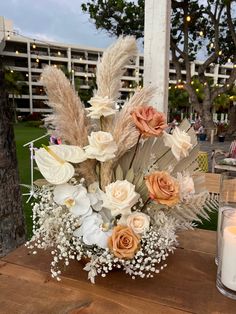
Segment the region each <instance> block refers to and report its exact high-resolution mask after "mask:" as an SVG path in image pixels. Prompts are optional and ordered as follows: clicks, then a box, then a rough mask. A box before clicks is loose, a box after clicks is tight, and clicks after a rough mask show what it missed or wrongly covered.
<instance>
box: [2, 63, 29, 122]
mask: <svg viewBox="0 0 236 314" xmlns="http://www.w3.org/2000/svg"><path fill="white" fill-rule="evenodd" d="M3 73H4V84H5V90H6V91H7V93H8V94H11V95H12V108H13V112H14V119H15V122H17V114H16V104H15V97H16V96H21V95H22V91H23V87H24V86H25V85H26V84H25V82H24V76H23V75H22V74H21V73H20V72H15V71H12V70H10V69H4V72H3Z"/></svg>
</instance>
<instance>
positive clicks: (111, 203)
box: [103, 180, 139, 216]
mask: <svg viewBox="0 0 236 314" xmlns="http://www.w3.org/2000/svg"><path fill="white" fill-rule="evenodd" d="M138 199H139V194H138V193H136V192H135V186H134V185H133V184H131V183H130V182H128V181H127V180H124V181H120V180H117V181H116V182H113V183H111V184H109V185H108V186H106V187H105V199H104V203H103V206H104V207H105V208H108V209H110V210H111V214H112V216H117V215H119V214H122V215H127V214H131V207H132V206H134V204H135V203H137V201H138Z"/></svg>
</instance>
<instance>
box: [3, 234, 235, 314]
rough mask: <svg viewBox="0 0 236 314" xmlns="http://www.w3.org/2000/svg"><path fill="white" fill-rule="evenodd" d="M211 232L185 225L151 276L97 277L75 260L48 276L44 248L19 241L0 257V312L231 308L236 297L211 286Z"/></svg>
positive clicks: (118, 273) (147, 313)
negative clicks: (58, 276)
mask: <svg viewBox="0 0 236 314" xmlns="http://www.w3.org/2000/svg"><path fill="white" fill-rule="evenodd" d="M215 235H216V234H215V232H213V231H206V230H200V229H199V230H195V231H187V232H184V233H182V234H181V235H180V246H179V248H178V249H177V250H176V252H175V254H174V255H171V256H170V257H169V259H168V260H167V263H168V266H167V268H166V269H165V270H164V271H163V272H161V273H160V274H158V275H156V276H155V278H153V279H136V280H132V279H131V278H130V277H129V276H126V275H125V274H124V273H123V272H121V271H114V272H112V273H110V274H109V276H108V277H106V278H98V279H97V280H96V284H95V285H93V284H91V283H90V282H89V281H88V280H87V272H85V271H83V270H82V266H81V264H80V263H78V262H74V263H72V264H71V266H70V267H69V268H68V269H67V270H66V272H65V273H64V274H63V277H62V281H61V282H56V281H55V280H53V279H52V278H51V277H50V272H49V260H50V254H49V253H48V252H45V251H44V252H39V253H38V254H37V255H29V253H28V251H27V249H26V248H25V247H24V246H22V247H20V248H18V249H16V250H15V251H13V252H12V253H10V254H9V255H8V256H6V257H4V258H2V259H1V261H0V313H4V314H8V313H9V314H15V313H21V314H23V313H25V314H30V313H33V314H37V313H40V314H43V313H45V314H46V313H47V314H54V313H55V314H59V313H70V314H76V313H84V314H86V313H92V314H97V313H99V314H103V313H104V314H106V313H107V314H108V313H109V314H110V313H115V314H119V313H122V314H124V313H125V314H126V313H129V314H133V313H144V314H152V313H163V314H164V313H165V314H166V313H167V314H168V313H204V314H205V313H234V314H235V313H236V301H233V300H231V299H228V298H226V297H224V296H222V295H221V294H220V293H219V292H218V290H217V289H216V287H215V281H216V266H215V262H214V258H215Z"/></svg>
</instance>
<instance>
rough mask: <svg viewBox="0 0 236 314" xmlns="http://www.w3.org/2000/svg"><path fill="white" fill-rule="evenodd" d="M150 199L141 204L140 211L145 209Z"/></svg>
mask: <svg viewBox="0 0 236 314" xmlns="http://www.w3.org/2000/svg"><path fill="white" fill-rule="evenodd" d="M150 199H151V198H150V197H148V198H147V199H146V201H145V202H144V204H143V206H142V208H141V211H143V210H144V209H145V207H146V206H147V204H148V203H149V201H150Z"/></svg>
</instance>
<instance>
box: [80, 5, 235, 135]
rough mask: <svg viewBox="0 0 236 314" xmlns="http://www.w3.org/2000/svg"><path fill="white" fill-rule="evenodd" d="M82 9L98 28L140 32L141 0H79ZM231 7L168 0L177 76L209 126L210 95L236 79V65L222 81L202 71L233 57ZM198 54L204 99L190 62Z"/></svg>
mask: <svg viewBox="0 0 236 314" xmlns="http://www.w3.org/2000/svg"><path fill="white" fill-rule="evenodd" d="M82 10H83V11H84V12H88V13H89V14H90V17H91V19H92V21H93V22H94V23H95V26H96V28H97V29H104V30H106V31H107V32H108V33H109V34H110V35H115V36H120V35H122V34H124V35H135V36H136V38H143V26H144V0H138V1H137V2H130V1H126V0H106V1H103V0H90V1H87V2H85V3H83V4H82ZM234 10H235V0H233V1H231V0H206V1H204V2H200V1H197V0H181V1H176V0H172V17H171V24H172V27H171V36H170V49H171V56H172V61H173V63H174V66H175V69H176V74H177V81H178V82H182V84H183V88H184V89H185V90H186V91H187V93H188V95H189V100H190V102H191V104H192V106H193V108H194V109H195V110H196V111H197V112H198V113H199V114H200V115H201V117H202V119H203V123H204V124H205V126H206V128H209V129H210V128H213V127H214V125H213V121H212V114H211V111H212V106H213V103H214V100H215V99H216V98H217V97H218V95H219V94H222V93H225V92H226V91H228V90H229V89H230V88H232V86H233V84H234V82H235V79H236V67H234V68H233V69H232V72H231V74H230V77H229V79H227V81H226V82H225V84H223V85H222V86H216V85H214V84H212V83H211V82H210V81H209V79H208V77H207V76H206V70H207V69H208V68H209V67H210V66H212V65H214V64H216V63H220V64H223V63H226V62H227V60H228V59H231V62H232V63H233V64H236V33H235V26H236V20H235V18H233V17H232V15H233V14H235V12H234ZM199 54H201V55H202V56H203V55H204V61H203V63H202V64H201V65H200V66H199V68H198V79H199V81H200V84H201V86H202V87H201V88H202V89H203V94H204V97H203V98H202V99H201V98H199V95H198V90H197V89H196V88H194V86H193V84H192V79H193V78H192V76H193V73H192V72H191V62H192V61H194V60H195V59H196V58H197V56H199ZM181 70H185V71H186V74H185V75H183V74H182V72H181Z"/></svg>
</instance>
